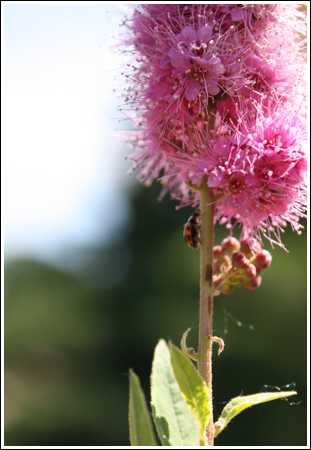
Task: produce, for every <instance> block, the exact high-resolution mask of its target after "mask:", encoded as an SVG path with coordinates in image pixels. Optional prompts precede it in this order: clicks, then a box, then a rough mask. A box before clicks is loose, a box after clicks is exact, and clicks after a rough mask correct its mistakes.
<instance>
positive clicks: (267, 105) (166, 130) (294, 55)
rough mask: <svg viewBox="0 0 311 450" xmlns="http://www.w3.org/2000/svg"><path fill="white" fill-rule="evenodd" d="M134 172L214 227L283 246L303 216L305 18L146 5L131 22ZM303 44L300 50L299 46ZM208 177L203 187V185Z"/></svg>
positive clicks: (281, 8)
mask: <svg viewBox="0 0 311 450" xmlns="http://www.w3.org/2000/svg"><path fill="white" fill-rule="evenodd" d="M126 26H127V29H128V35H127V37H126V45H127V46H128V52H129V53H131V55H132V57H133V62H132V64H128V66H129V67H130V70H129V72H128V73H126V74H125V75H126V77H127V80H128V81H129V87H128V89H127V93H126V96H125V102H126V107H125V108H124V109H123V110H124V112H125V114H126V115H127V116H128V117H129V118H130V119H131V120H132V121H133V123H134V124H135V130H134V131H133V132H132V133H131V135H130V136H129V137H128V140H129V142H130V143H131V144H132V146H133V148H134V150H135V151H134V153H133V154H132V155H131V156H130V159H131V160H132V161H133V162H134V166H133V169H136V168H138V167H139V168H140V169H141V172H140V177H141V180H142V181H143V182H144V183H146V184H150V183H152V182H153V180H155V179H158V178H160V177H161V183H162V184H163V194H165V193H166V192H170V194H171V197H172V198H173V199H178V200H180V201H181V203H182V204H185V205H187V204H191V205H192V206H194V207H196V206H197V205H198V203H199V196H198V193H197V192H196V191H195V190H192V189H191V185H196V186H199V185H200V183H201V182H202V180H205V182H207V185H208V186H209V187H210V188H212V190H213V193H214V195H215V198H216V199H217V201H216V208H215V212H216V220H219V221H220V222H221V223H226V225H227V227H228V228H232V227H233V226H234V225H235V224H241V227H242V236H243V237H248V236H251V237H252V236H254V235H256V236H257V239H259V240H261V236H262V235H264V236H266V237H268V239H270V240H271V242H273V241H274V242H277V243H278V244H280V245H281V238H280V232H281V231H282V228H283V226H285V224H286V222H289V223H290V224H291V226H292V228H293V229H294V230H296V231H298V232H299V229H300V228H301V225H300V224H299V219H300V218H301V217H305V208H306V187H305V184H306V174H307V167H306V150H305V148H306V123H305V120H304V119H303V118H302V115H303V114H301V113H303V112H304V100H305V91H304V90H305V81H304V76H305V71H306V63H305V59H304V56H303V49H304V46H305V42H306V41H305V38H304V37H303V33H304V32H305V29H304V27H305V15H304V14H303V13H299V12H298V11H297V9H296V6H295V5H288V4H287V5H281V4H266V5H265V4H239V5H234V4H224V5H221V4H204V5H199V4H192V5H184V4H183V5H180V4H161V5H157V4H149V5H148V4H146V5H140V6H139V7H137V8H135V9H134V12H133V14H132V16H131V17H130V18H129V19H128V21H127V22H126ZM299 33H300V40H299V37H298V38H297V36H298V34H299ZM202 177H205V178H202Z"/></svg>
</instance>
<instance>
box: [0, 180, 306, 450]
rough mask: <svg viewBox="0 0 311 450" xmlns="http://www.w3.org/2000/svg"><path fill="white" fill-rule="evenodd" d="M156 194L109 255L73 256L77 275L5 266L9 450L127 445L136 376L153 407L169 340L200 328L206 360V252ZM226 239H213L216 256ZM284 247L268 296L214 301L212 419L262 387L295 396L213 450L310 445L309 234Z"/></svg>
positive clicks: (256, 411)
mask: <svg viewBox="0 0 311 450" xmlns="http://www.w3.org/2000/svg"><path fill="white" fill-rule="evenodd" d="M159 192H160V187H159V185H157V184H155V185H154V186H153V187H151V188H148V189H147V188H143V187H141V188H139V189H137V190H136V193H135V194H134V193H133V194H132V197H131V198H130V199H129V200H130V202H131V205H132V206H131V207H132V219H131V220H130V221H129V222H128V223H125V224H124V225H123V228H122V229H118V230H116V231H115V233H114V232H111V233H112V236H111V242H113V244H111V245H110V246H109V245H107V244H100V243H99V244H98V247H97V248H86V247H84V248H77V249H75V251H73V250H71V253H70V254H67V255H66V257H67V258H72V259H74V260H75V261H77V262H78V264H76V270H71V272H69V271H64V270H61V269H59V268H57V267H56V266H55V267H53V266H51V265H48V264H46V263H43V262H40V261H38V260H27V259H19V260H11V261H7V262H6V265H5V310H4V311H5V445H7V446H66V445H68V446H69V445H70V446H127V445H130V443H129V438H128V369H129V368H130V367H132V368H133V369H134V371H135V372H136V373H137V374H138V375H139V376H140V379H141V383H142V386H143V389H144V391H145V394H146V397H147V400H148V401H149V398H150V397H149V375H150V370H151V361H152V357H153V351H154V347H155V345H156V344H157V342H158V340H159V339H160V338H164V339H166V340H169V339H171V340H172V341H173V342H174V343H175V344H177V345H179V342H180V339H181V336H182V334H183V332H184V331H185V330H186V328H188V327H192V331H191V332H190V334H189V338H188V343H189V346H194V347H195V348H196V346H197V331H198V310H199V251H195V250H192V249H190V248H189V247H187V246H186V244H185V243H184V241H183V237H182V229H183V224H184V223H185V222H186V220H187V218H188V217H189V215H190V214H191V211H190V210H189V209H182V210H180V211H175V209H174V207H175V205H176V203H174V202H172V201H170V200H169V199H168V198H165V199H164V201H162V202H161V203H159V202H157V200H156V198H157V196H158V194H159ZM112 216H113V211H111V217H112ZM304 225H306V223H304ZM102 229H103V242H107V236H106V235H105V223H103V224H102ZM226 234H227V233H226V230H225V228H222V227H216V231H215V245H216V244H219V243H220V242H221V240H222V239H223V238H224V237H226ZM283 241H284V243H285V245H286V247H287V248H288V250H289V253H286V252H285V251H284V250H282V249H280V248H275V250H273V251H272V255H273V261H272V265H271V267H270V268H269V269H268V270H267V271H266V272H264V273H263V282H262V285H261V287H260V288H259V289H258V290H256V291H246V290H244V289H243V288H239V289H236V290H235V292H234V293H233V294H232V295H231V296H229V297H223V296H219V297H216V298H215V313H214V333H215V335H217V336H219V337H222V338H224V340H225V344H226V346H225V350H224V352H223V353H222V354H221V355H220V356H217V348H216V346H215V351H214V357H213V386H214V410H215V413H214V416H215V419H217V417H218V415H219V414H220V412H221V410H222V408H223V407H224V404H225V403H226V402H227V401H228V400H230V399H231V398H232V397H235V396H238V395H240V394H244V395H249V394H252V393H256V392H258V391H261V390H266V389H265V385H268V386H269V388H268V390H270V389H272V390H273V389H275V387H276V386H277V387H279V388H282V387H284V386H285V385H287V384H289V383H294V388H295V389H297V391H298V395H297V397H295V398H294V400H292V398H291V399H290V401H281V400H278V401H275V402H271V403H265V404H263V405H260V406H256V407H253V408H251V409H249V410H247V411H245V412H243V413H242V414H241V415H239V416H238V417H236V418H235V419H234V421H233V422H232V423H230V424H229V426H228V428H227V429H226V430H225V431H224V432H223V433H222V434H221V435H220V436H219V437H218V438H217V440H216V444H215V445H216V446H217V445H218V446H276V445H278V446H303V445H306V432H307V353H306V352H307V303H306V300H307V282H306V274H307V261H306V249H307V233H306V231H304V232H303V234H302V235H301V236H297V235H295V234H294V233H292V231H291V229H290V227H288V229H287V230H286V233H285V235H284V237H283ZM265 248H267V249H268V250H269V251H270V250H271V249H270V245H269V243H267V242H266V243H265ZM234 319H235V320H234ZM240 323H241V324H242V326H240ZM249 325H251V326H252V327H253V329H251V328H250V327H249ZM292 402H294V403H295V404H293V405H291V403H292Z"/></svg>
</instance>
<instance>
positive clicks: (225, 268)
mask: <svg viewBox="0 0 311 450" xmlns="http://www.w3.org/2000/svg"><path fill="white" fill-rule="evenodd" d="M271 261H272V256H271V254H270V253H269V252H268V251H267V250H262V249H261V246H260V244H259V243H258V242H257V241H254V240H252V239H250V238H246V239H243V240H242V241H241V242H239V241H238V240H237V239H236V238H234V237H231V236H229V237H227V238H226V239H224V240H223V241H222V243H221V245H217V246H216V247H214V272H213V273H214V277H213V279H214V289H215V295H217V294H220V293H222V294H224V295H229V294H232V292H233V290H234V287H235V286H238V285H242V286H244V287H245V288H246V289H249V290H253V289H256V288H258V287H259V286H260V284H261V277H260V276H259V274H260V273H261V272H262V271H263V270H264V269H267V268H268V267H269V266H270V264H271Z"/></svg>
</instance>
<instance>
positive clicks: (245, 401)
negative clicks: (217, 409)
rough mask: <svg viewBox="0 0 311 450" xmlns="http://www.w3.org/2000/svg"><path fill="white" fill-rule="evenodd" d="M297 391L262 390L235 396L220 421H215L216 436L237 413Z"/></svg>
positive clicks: (294, 393) (224, 410)
mask: <svg viewBox="0 0 311 450" xmlns="http://www.w3.org/2000/svg"><path fill="white" fill-rule="evenodd" d="M296 394H297V392H295V391H288V392H261V393H259V394H253V395H247V396H245V397H236V398H233V399H232V400H231V401H230V402H229V403H227V405H226V406H225V407H224V409H223V411H222V413H221V415H220V417H219V419H218V421H217V422H216V423H215V436H214V437H216V436H217V435H218V434H219V433H221V432H222V430H223V429H224V428H225V426H226V425H227V424H228V423H229V422H230V420H232V419H233V417H235V416H236V415H237V414H239V413H240V412H242V411H243V410H244V409H246V408H250V407H251V406H253V405H258V404H259V403H265V402H270V401H272V400H277V399H278V398H284V397H289V396H291V395H296Z"/></svg>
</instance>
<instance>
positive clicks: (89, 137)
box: [2, 3, 129, 260]
mask: <svg viewBox="0 0 311 450" xmlns="http://www.w3.org/2000/svg"><path fill="white" fill-rule="evenodd" d="M123 17H124V12H123V11H122V7H121V6H117V5H114V4H105V3H102V4H84V5H83V4H81V5H79V4H73V5H71V4H41V5H40V4H33V5H31V4H15V5H13V4H12V5H5V7H4V58H3V63H4V64H3V67H4V71H3V87H4V91H3V98H2V101H3V108H4V111H5V114H4V115H3V136H2V139H3V140H2V146H3V150H4V167H3V169H4V170H3V176H4V180H3V183H4V187H5V190H4V197H3V198H4V230H5V256H6V258H10V257H13V256H19V255H21V254H23V255H25V254H27V255H29V256H33V255H35V256H38V257H40V258H44V259H54V260H55V258H56V259H57V258H58V257H59V255H60V252H62V251H63V249H64V248H66V247H72V246H74V245H76V244H77V243H78V242H79V243H81V242H83V243H86V244H92V243H95V242H96V241H97V240H98V238H99V236H100V237H101V236H102V234H103V229H104V230H105V233H106V236H107V239H110V236H109V235H110V231H111V228H112V227H115V226H116V224H118V223H119V222H120V221H123V220H124V219H125V218H127V216H128V214H129V207H128V205H127V201H126V199H125V197H124V194H122V191H123V189H124V185H125V184H126V183H129V177H125V176H124V172H125V171H126V168H127V167H128V165H126V164H125V163H124V162H123V161H122V159H123V156H124V155H125V153H124V149H123V148H122V146H121V144H120V142H119V141H118V139H117V138H115V137H114V130H116V129H117V128H118V127H119V124H118V122H117V120H116V118H117V117H119V118H120V117H121V114H120V113H118V112H117V105H118V104H119V103H120V100H118V99H117V93H116V92H113V90H114V89H117V88H118V87H119V85H120V83H119V82H118V81H116V80H115V78H116V77H117V76H118V74H119V73H120V71H121V58H120V55H119V54H117V53H116V52H113V51H112V50H111V48H112V47H113V46H114V45H116V44H117V42H118V41H117V39H116V38H114V37H113V33H114V34H117V33H118V32H119V31H120V23H121V21H122V18H123ZM120 78H121V77H120V76H118V79H119V80H120ZM122 151H123V154H122Z"/></svg>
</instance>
